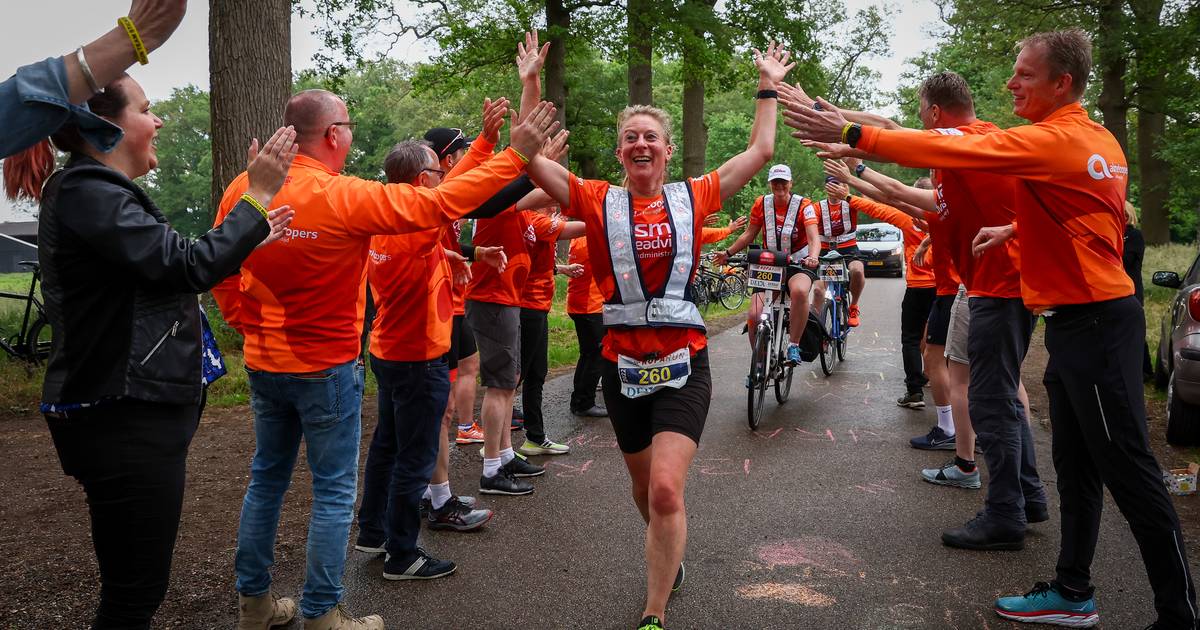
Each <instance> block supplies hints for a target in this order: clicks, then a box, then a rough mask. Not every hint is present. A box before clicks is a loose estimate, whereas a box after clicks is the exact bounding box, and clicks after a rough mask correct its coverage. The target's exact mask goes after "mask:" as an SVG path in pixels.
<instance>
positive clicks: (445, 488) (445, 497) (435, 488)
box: [429, 481, 450, 510]
mask: <svg viewBox="0 0 1200 630" xmlns="http://www.w3.org/2000/svg"><path fill="white" fill-rule="evenodd" d="M429 493H430V495H431V496H430V498H429V500H430V501H432V502H433V509H435V510H440V509H442V506H443V505H446V502H447V501H449V500H450V482H449V481H447V482H445V483H436V484H434V483H431V484H429Z"/></svg>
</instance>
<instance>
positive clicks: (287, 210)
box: [255, 197, 296, 249]
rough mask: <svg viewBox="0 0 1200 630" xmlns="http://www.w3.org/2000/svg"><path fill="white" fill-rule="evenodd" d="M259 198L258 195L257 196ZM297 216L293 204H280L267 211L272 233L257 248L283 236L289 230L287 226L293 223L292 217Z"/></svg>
mask: <svg viewBox="0 0 1200 630" xmlns="http://www.w3.org/2000/svg"><path fill="white" fill-rule="evenodd" d="M256 199H257V197H256ZM295 216H296V211H295V210H292V207H291V206H279V207H278V208H275V209H274V210H272V211H270V212H268V213H267V223H269V224H270V225H271V233H270V234H268V235H267V238H264V239H263V241H262V242H261V243H259V244H258V245H257V246H256V247H255V249H257V248H258V247H262V246H264V245H270V244H271V243H274V242H275V241H278V240H279V239H281V238H283V235H284V234H285V233H286V231H287V227H288V226H289V225H291V224H292V218H294V217H295Z"/></svg>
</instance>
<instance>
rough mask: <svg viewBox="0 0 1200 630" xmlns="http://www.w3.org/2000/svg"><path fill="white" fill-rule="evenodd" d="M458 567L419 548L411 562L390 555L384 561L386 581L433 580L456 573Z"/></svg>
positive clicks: (384, 577)
mask: <svg viewBox="0 0 1200 630" xmlns="http://www.w3.org/2000/svg"><path fill="white" fill-rule="evenodd" d="M457 568H458V567H457V566H455V565H454V563H453V562H450V561H449V560H438V559H437V558H434V557H433V556H431V555H429V554H428V553H426V552H425V550H424V549H421V548H420V547H417V556H416V557H415V558H412V559H409V560H403V561H401V560H398V559H395V558H392V556H391V555H388V556H387V557H386V558H384V560H383V579H385V580H432V579H434V578H440V577H445V576H447V575H450V574H451V573H454V570H455V569H457Z"/></svg>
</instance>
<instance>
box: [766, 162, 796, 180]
mask: <svg viewBox="0 0 1200 630" xmlns="http://www.w3.org/2000/svg"><path fill="white" fill-rule="evenodd" d="M777 179H784V180H787V181H789V182H790V181H792V169H791V168H788V165H787V164H776V165H775V166H772V167H771V170H770V171H768V172H767V181H769V182H773V181H775V180H777Z"/></svg>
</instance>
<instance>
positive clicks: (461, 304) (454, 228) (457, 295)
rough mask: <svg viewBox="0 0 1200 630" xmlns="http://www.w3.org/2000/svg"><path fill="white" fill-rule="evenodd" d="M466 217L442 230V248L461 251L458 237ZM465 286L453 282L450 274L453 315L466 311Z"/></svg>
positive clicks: (463, 313)
mask: <svg viewBox="0 0 1200 630" xmlns="http://www.w3.org/2000/svg"><path fill="white" fill-rule="evenodd" d="M465 220H466V219H459V220H457V221H455V222H454V223H451V224H450V225H449V226H448V227H447V228H446V229H445V230H443V231H442V248H443V249H448V250H450V251H452V252H457V253H459V254H461V253H462V246H461V245H459V242H458V239H459V238H461V237H462V224H463V221H465ZM466 296H467V286H466V285H465V284H454V276H453V274H452V275H451V282H450V305H451V306H452V307H453V309H454V314H455V315H466V313H467V297H466Z"/></svg>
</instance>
